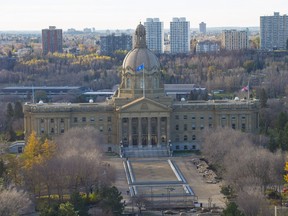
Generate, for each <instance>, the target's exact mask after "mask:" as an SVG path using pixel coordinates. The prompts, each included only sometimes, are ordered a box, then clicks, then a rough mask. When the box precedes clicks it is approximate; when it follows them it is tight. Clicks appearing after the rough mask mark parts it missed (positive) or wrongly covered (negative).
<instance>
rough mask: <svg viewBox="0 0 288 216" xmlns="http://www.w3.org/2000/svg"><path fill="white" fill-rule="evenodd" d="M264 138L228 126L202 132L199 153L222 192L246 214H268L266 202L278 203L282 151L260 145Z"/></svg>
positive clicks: (282, 166) (262, 215)
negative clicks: (218, 180) (215, 175)
mask: <svg viewBox="0 0 288 216" xmlns="http://www.w3.org/2000/svg"><path fill="white" fill-rule="evenodd" d="M267 141H268V140H267V139H265V138H263V137H262V136H261V135H260V136H259V135H249V134H247V133H243V132H241V131H236V130H233V129H230V128H224V129H223V128H220V129H216V130H214V131H212V130H209V131H206V132H205V133H204V135H203V143H202V148H201V149H202V153H203V156H204V157H205V158H206V159H207V160H208V162H209V165H210V168H211V169H213V170H214V171H216V172H217V174H218V175H219V176H220V177H221V178H222V179H223V181H222V182H223V185H222V193H223V194H224V195H225V196H226V197H227V198H228V200H229V201H231V202H235V203H236V204H237V206H239V209H240V210H241V211H242V212H243V213H244V215H246V216H255V215H261V216H265V215H267V216H270V215H272V212H271V208H270V204H271V203H273V204H276V203H277V204H276V205H278V204H280V205H281V202H282V199H281V192H280V189H281V188H282V185H283V183H284V179H283V172H284V167H285V159H286V154H285V153H284V152H282V151H281V150H280V151H275V152H274V153H272V152H270V151H269V150H267V149H265V148H263V145H264V146H265V145H266V143H267ZM228 206H229V205H228ZM226 215H229V214H226ZM230 215H231V214H230ZM232 215H234V214H232Z"/></svg>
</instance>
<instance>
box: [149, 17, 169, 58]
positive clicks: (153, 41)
mask: <svg viewBox="0 0 288 216" xmlns="http://www.w3.org/2000/svg"><path fill="white" fill-rule="evenodd" d="M144 26H145V29H146V43H147V47H148V49H150V50H151V51H152V52H154V53H163V52H164V29H163V28H164V27H163V22H160V20H159V19H158V18H153V19H152V18H147V19H146V22H144Z"/></svg>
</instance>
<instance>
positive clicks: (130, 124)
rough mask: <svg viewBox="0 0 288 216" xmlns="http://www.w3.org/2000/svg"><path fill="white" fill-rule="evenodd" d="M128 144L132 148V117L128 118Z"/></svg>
mask: <svg viewBox="0 0 288 216" xmlns="http://www.w3.org/2000/svg"><path fill="white" fill-rule="evenodd" d="M128 119H129V144H128V146H132V117H129V118H128Z"/></svg>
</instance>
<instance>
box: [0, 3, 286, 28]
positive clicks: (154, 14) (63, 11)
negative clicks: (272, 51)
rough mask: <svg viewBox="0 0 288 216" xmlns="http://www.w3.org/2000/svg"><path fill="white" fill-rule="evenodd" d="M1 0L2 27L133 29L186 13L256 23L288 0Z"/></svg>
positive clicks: (219, 22) (196, 19) (193, 19)
mask: <svg viewBox="0 0 288 216" xmlns="http://www.w3.org/2000/svg"><path fill="white" fill-rule="evenodd" d="M142 2H143V3H141V1H135V0H121V1H120V0H81V1H80V0H77V1H76V0H49V1H47V0H25V1H24V0H9V1H6V0H0V3H1V12H0V31H7V30H15V31H16V30H25V31H28V30H36V31H40V30H41V29H44V28H48V27H49V26H56V27H57V28H61V29H63V30H64V31H66V30H67V29H68V28H75V29H76V30H83V29H84V28H93V27H94V28H95V29H96V30H108V29H109V30H116V29H119V30H125V29H135V28H136V26H137V25H138V24H139V22H142V23H144V22H145V21H146V18H159V19H160V21H162V22H164V28H165V29H169V25H170V22H171V21H172V18H173V17H185V18H186V20H187V21H190V27H191V28H198V27H199V23H200V22H205V23H206V24H207V28H210V27H252V26H253V27H257V26H259V25H260V16H264V15H273V14H274V12H280V15H283V14H288V1H287V0H277V1H275V0H261V1H260V0H259V1H253V0H252V1H251V0H242V1H239V0H238V1H235V0H217V1H215V0H201V1H196V0H177V1H164V0H145V1H142Z"/></svg>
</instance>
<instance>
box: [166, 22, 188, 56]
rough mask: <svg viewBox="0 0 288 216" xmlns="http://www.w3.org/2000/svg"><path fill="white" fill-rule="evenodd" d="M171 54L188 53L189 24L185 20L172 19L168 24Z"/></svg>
mask: <svg viewBox="0 0 288 216" xmlns="http://www.w3.org/2000/svg"><path fill="white" fill-rule="evenodd" d="M170 46H171V53H172V54H176V53H188V52H190V22H188V21H186V18H184V17H181V18H173V20H172V22H170Z"/></svg>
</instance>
